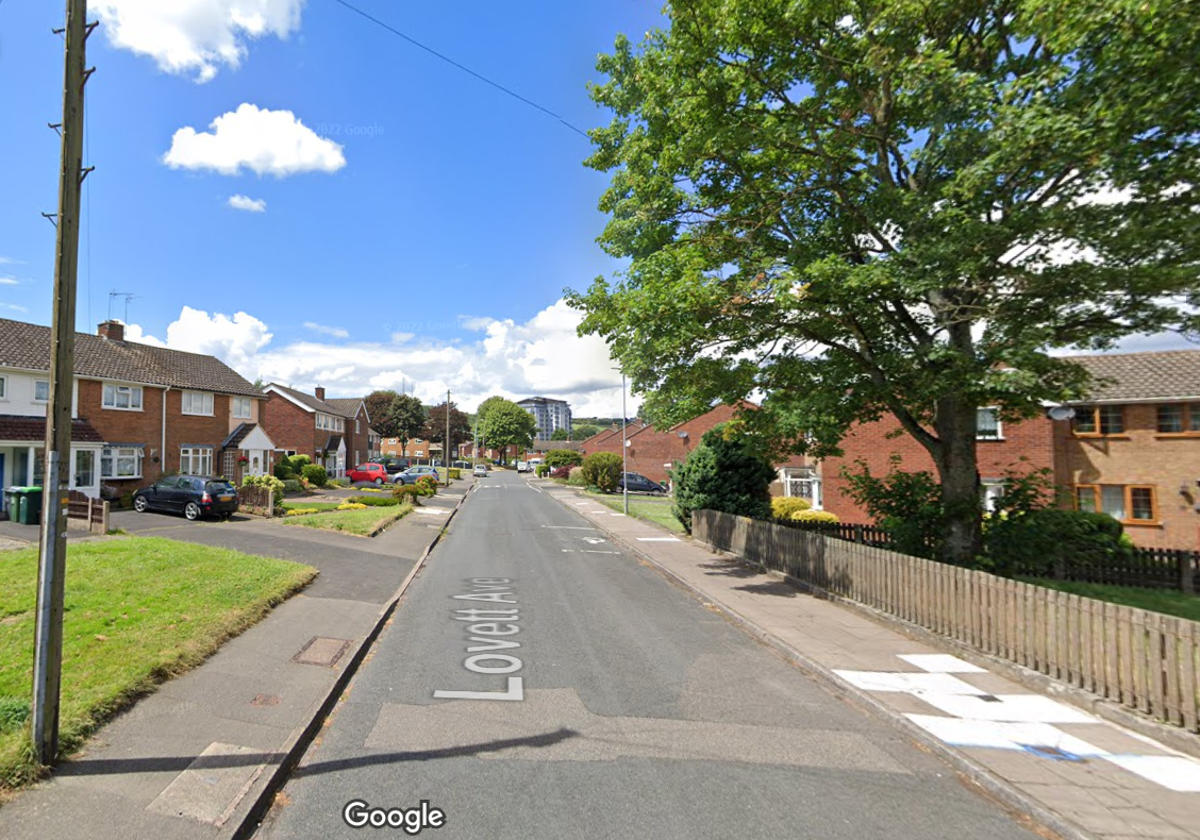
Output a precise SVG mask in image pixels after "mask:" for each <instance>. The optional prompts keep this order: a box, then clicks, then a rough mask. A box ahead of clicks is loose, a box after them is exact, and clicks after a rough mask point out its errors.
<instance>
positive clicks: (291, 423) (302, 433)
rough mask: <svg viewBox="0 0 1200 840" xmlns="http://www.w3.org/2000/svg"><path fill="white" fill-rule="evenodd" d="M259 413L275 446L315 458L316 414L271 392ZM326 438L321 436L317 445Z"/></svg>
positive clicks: (325, 433)
mask: <svg viewBox="0 0 1200 840" xmlns="http://www.w3.org/2000/svg"><path fill="white" fill-rule="evenodd" d="M260 416H261V417H262V424H263V429H265V430H266V432H267V435H268V436H269V437H270V438H271V440H272V442H274V444H275V445H276V446H277V447H279V448H280V449H288V450H291V451H293V452H296V453H297V454H299V455H307V456H308V457H309V458H313V460H314V461H316V460H317V459H316V457H315V453H316V449H317V443H316V434H315V432H316V418H315V417H314V415H313V414H311V413H310V412H308V411H305V410H304V409H302V408H300V407H299V406H297V405H296V404H295V403H293V402H291V401H290V400H288V399H286V398H285V397H281V396H280V395H279V394H276V393H274V392H271V393H268V394H267V400H266V402H265V403H264V404H263V405H262V407H261V413H260ZM322 434H324V435H328V432H325V431H324V430H322ZM327 439H328V438H327V437H324V438H322V439H321V442H320V445H322V446H323V445H324V444H325V441H326V440H327Z"/></svg>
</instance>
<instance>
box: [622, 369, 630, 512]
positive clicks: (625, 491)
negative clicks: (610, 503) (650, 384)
mask: <svg viewBox="0 0 1200 840" xmlns="http://www.w3.org/2000/svg"><path fill="white" fill-rule="evenodd" d="M625 414H626V411H625V371H621V491H622V495H623V496H624V497H625V515H626V516H628V515H629V438H628V437H626V436H625Z"/></svg>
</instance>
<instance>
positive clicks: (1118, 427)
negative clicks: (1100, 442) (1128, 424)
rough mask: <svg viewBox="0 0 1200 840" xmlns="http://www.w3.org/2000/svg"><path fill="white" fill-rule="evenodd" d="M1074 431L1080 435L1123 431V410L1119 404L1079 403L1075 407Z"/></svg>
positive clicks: (1100, 434) (1111, 433) (1097, 434)
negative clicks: (1079, 404)
mask: <svg viewBox="0 0 1200 840" xmlns="http://www.w3.org/2000/svg"><path fill="white" fill-rule="evenodd" d="M1074 424H1075V425H1074V431H1075V434H1076V435H1081V436H1103V435H1120V434H1124V433H1125V411H1124V407H1123V406H1119V405H1098V406H1097V405H1081V406H1079V407H1078V408H1076V409H1075V420H1074Z"/></svg>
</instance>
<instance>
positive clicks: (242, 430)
mask: <svg viewBox="0 0 1200 840" xmlns="http://www.w3.org/2000/svg"><path fill="white" fill-rule="evenodd" d="M257 426H258V424H257V423H239V424H238V426H237V428H236V429H234V430H233V431H232V432H230V433H229V437H227V438H225V440H223V441H222V442H221V446H220V448H221V449H229V448H231V447H234V446H237V445H238V444H239V443H241V442H242V441H244V440H245V439H246V435H248V434H250V433H251V432H253V431H254V430H255V428H257Z"/></svg>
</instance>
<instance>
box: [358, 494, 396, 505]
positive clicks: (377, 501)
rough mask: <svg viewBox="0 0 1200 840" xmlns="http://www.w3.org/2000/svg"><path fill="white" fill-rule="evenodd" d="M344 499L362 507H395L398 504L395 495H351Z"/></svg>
mask: <svg viewBox="0 0 1200 840" xmlns="http://www.w3.org/2000/svg"><path fill="white" fill-rule="evenodd" d="M346 501H347V502H349V503H350V504H355V505H360V506H362V507H395V506H396V505H398V504H400V499H399V498H397V497H396V496H351V497H350V498H349V499H347V500H346Z"/></svg>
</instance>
